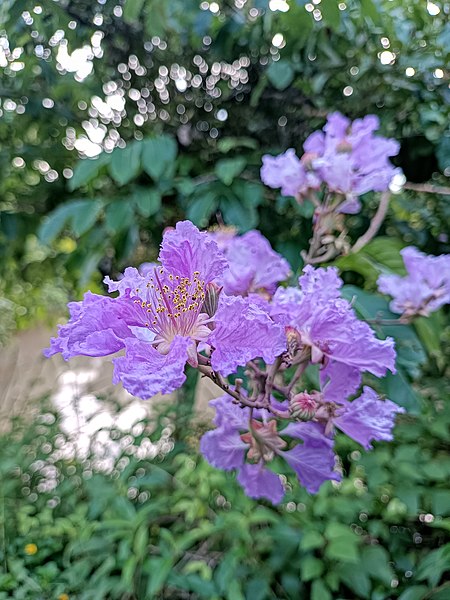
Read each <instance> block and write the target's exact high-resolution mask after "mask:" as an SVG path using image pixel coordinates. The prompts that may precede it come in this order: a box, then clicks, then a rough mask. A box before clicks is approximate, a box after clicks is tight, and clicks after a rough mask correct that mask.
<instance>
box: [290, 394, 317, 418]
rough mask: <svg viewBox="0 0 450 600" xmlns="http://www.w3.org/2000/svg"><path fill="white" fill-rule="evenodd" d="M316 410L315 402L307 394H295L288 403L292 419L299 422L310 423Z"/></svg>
mask: <svg viewBox="0 0 450 600" xmlns="http://www.w3.org/2000/svg"><path fill="white" fill-rule="evenodd" d="M317 408H318V404H317V402H316V401H315V400H314V398H313V396H312V395H311V394H308V392H301V393H300V394H296V395H295V396H294V397H293V398H291V400H290V402H289V410H290V413H291V415H292V417H293V418H294V419H297V420H299V421H311V419H313V418H314V416H315V414H316V410H317Z"/></svg>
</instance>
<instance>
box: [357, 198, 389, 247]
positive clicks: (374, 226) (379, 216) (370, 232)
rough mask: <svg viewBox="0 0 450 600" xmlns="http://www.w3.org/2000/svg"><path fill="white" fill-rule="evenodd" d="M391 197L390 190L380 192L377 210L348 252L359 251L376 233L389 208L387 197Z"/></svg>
mask: <svg viewBox="0 0 450 600" xmlns="http://www.w3.org/2000/svg"><path fill="white" fill-rule="evenodd" d="M390 197H391V193H390V192H383V193H382V194H381V198H380V203H379V205H378V208H377V212H376V213H375V214H374V216H373V217H372V220H371V221H370V225H369V227H368V229H367V231H366V232H365V233H363V235H362V236H361V237H360V238H359V239H357V240H356V242H355V243H354V245H353V247H352V248H351V249H350V253H355V252H359V250H361V249H362V248H364V246H366V245H367V244H368V243H369V242H370V241H371V240H372V239H373V238H374V237H375V236H376V234H377V233H378V230H379V229H380V227H381V224H382V223H383V221H384V218H385V217H386V213H387V210H388V208H389V199H390Z"/></svg>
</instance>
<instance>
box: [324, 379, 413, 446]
mask: <svg viewBox="0 0 450 600" xmlns="http://www.w3.org/2000/svg"><path fill="white" fill-rule="evenodd" d="M403 412H405V409H404V408H402V407H401V406H398V405H397V404H394V402H391V401H390V400H380V398H378V396H377V394H376V392H375V391H374V390H373V389H372V388H370V387H364V389H363V393H362V394H361V396H360V397H359V398H357V399H356V400H353V402H347V403H345V408H344V412H343V414H342V415H341V416H339V417H337V418H335V419H334V424H335V426H336V427H338V428H339V429H340V430H341V431H343V432H344V433H345V434H346V435H348V436H349V437H351V438H353V439H354V440H355V441H356V442H358V443H359V444H361V446H363V447H364V448H365V449H366V450H370V449H371V448H372V444H371V442H372V441H373V440H377V441H381V440H383V441H387V442H388V441H390V440H392V439H393V435H392V429H393V427H394V424H395V415H396V414H397V413H403Z"/></svg>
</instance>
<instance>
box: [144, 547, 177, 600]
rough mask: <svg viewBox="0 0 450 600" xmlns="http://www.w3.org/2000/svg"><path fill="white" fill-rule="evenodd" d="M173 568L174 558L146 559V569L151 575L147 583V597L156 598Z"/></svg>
mask: <svg viewBox="0 0 450 600" xmlns="http://www.w3.org/2000/svg"><path fill="white" fill-rule="evenodd" d="M172 568H173V559H172V558H171V557H168V558H166V557H165V558H159V557H156V558H150V559H149V560H148V561H146V564H145V570H146V571H147V572H148V573H149V575H150V577H149V580H148V585H147V597H148V598H155V597H156V596H157V594H158V593H159V592H160V591H161V590H162V588H163V586H164V583H165V582H166V579H167V577H168V576H169V574H170V571H171V570H172Z"/></svg>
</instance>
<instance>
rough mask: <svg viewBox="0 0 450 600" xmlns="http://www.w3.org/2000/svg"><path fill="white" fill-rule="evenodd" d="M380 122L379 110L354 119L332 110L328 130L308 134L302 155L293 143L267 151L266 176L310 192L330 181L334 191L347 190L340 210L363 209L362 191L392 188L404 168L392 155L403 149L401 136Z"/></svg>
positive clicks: (286, 189)
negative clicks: (275, 152) (386, 133)
mask: <svg viewBox="0 0 450 600" xmlns="http://www.w3.org/2000/svg"><path fill="white" fill-rule="evenodd" d="M378 128H379V120H378V118H377V117H376V116H375V115H367V116H366V117H364V118H363V119H356V120H355V121H353V122H351V121H350V120H349V119H348V118H347V117H345V116H344V115H342V114H340V113H338V112H335V113H332V114H330V115H329V116H328V119H327V123H326V125H325V126H324V128H323V131H315V132H314V133H312V134H311V135H310V136H309V137H308V138H307V139H306V141H305V143H304V145H303V149H304V154H303V156H302V157H301V159H299V158H298V157H297V156H296V155H295V152H294V150H293V149H292V148H291V149H289V150H287V151H286V152H285V153H284V154H280V155H279V156H276V157H272V156H268V155H265V156H263V166H262V168H261V180H262V181H263V183H265V184H266V185H268V186H269V187H272V188H281V193H282V194H284V195H290V196H298V195H301V196H307V195H308V193H309V190H317V189H318V188H319V187H320V186H321V184H324V185H325V186H326V190H327V191H328V192H333V193H336V194H341V195H343V196H344V201H343V202H342V203H340V204H339V205H338V206H337V208H336V210H337V212H344V213H350V214H353V213H356V212H359V210H360V203H359V200H358V196H361V195H362V194H365V193H367V192H369V191H374V192H382V191H386V190H387V189H388V188H389V184H390V182H391V180H392V178H393V176H394V175H395V174H397V173H399V172H401V171H400V169H398V168H396V167H394V166H393V165H392V163H391V162H390V161H389V157H390V156H395V155H397V154H398V152H399V149H400V146H399V144H398V142H396V141H395V140H392V139H387V138H384V137H382V136H376V135H374V132H375V131H376V130H377V129H378Z"/></svg>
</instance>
